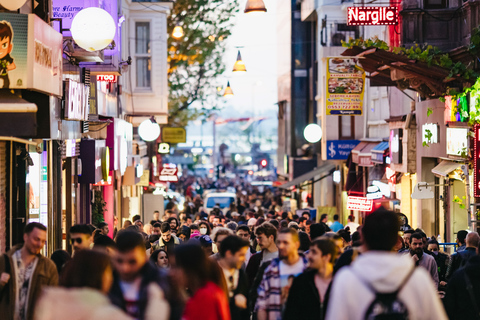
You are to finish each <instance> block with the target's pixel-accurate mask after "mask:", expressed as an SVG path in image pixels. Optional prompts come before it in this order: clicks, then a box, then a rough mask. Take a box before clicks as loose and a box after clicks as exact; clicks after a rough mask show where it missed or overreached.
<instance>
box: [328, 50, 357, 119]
mask: <svg viewBox="0 0 480 320" xmlns="http://www.w3.org/2000/svg"><path fill="white" fill-rule="evenodd" d="M364 87H365V71H364V70H363V69H362V68H361V67H360V66H359V64H358V59H354V58H328V59H327V98H326V104H327V105H326V110H327V115H337V116H349V115H355V116H359V115H362V110H363V94H364Z"/></svg>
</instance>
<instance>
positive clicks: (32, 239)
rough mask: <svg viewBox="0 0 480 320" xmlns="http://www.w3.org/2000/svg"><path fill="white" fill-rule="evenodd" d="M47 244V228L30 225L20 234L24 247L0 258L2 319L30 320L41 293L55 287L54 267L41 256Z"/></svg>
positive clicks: (36, 224) (56, 279)
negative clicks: (46, 288) (48, 287)
mask: <svg viewBox="0 0 480 320" xmlns="http://www.w3.org/2000/svg"><path fill="white" fill-rule="evenodd" d="M46 240H47V228H46V227H45V226H44V225H42V224H40V223H37V222H31V223H29V224H27V226H26V227H25V230H24V232H23V242H24V243H23V244H20V245H16V246H14V247H13V248H12V249H11V250H10V251H9V252H7V253H5V254H3V255H0V314H1V315H2V318H1V319H5V320H6V319H18V320H31V319H33V317H34V311H35V310H34V306H35V303H36V302H37V300H38V299H39V298H40V296H41V295H42V290H43V289H44V288H45V287H47V286H56V285H57V283H58V273H57V267H56V266H55V264H54V263H53V261H51V260H50V259H48V258H45V257H44V256H42V255H41V251H42V249H43V247H44V246H45V242H46Z"/></svg>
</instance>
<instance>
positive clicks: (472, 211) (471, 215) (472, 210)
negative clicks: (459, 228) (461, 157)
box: [464, 162, 477, 232]
mask: <svg viewBox="0 0 480 320" xmlns="http://www.w3.org/2000/svg"><path fill="white" fill-rule="evenodd" d="M464 165H465V166H466V170H464V173H465V194H466V196H467V208H468V209H467V210H468V225H469V226H470V228H471V231H472V232H475V231H477V217H476V212H477V210H476V207H475V206H474V205H472V203H471V199H470V173H469V169H468V162H466V163H465V164H464Z"/></svg>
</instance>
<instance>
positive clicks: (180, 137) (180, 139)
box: [162, 127, 187, 143]
mask: <svg viewBox="0 0 480 320" xmlns="http://www.w3.org/2000/svg"><path fill="white" fill-rule="evenodd" d="M162 142H167V143H185V142H187V132H186V131H185V129H184V128H171V127H167V128H162Z"/></svg>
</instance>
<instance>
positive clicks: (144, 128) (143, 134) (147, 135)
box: [138, 119, 160, 141]
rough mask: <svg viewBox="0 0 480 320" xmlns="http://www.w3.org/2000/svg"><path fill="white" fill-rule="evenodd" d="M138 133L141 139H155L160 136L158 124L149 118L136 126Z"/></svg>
mask: <svg viewBox="0 0 480 320" xmlns="http://www.w3.org/2000/svg"><path fill="white" fill-rule="evenodd" d="M138 135H139V136H140V138H142V140H143V141H154V140H157V138H158V137H159V136H160V126H159V125H158V123H156V122H153V121H152V120H151V119H147V120H145V121H143V122H142V123H140V125H139V126H138Z"/></svg>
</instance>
